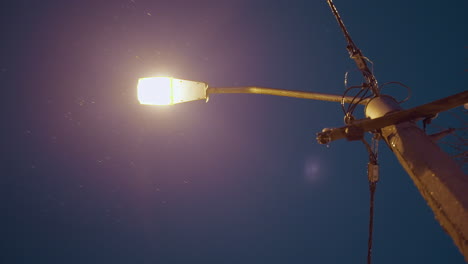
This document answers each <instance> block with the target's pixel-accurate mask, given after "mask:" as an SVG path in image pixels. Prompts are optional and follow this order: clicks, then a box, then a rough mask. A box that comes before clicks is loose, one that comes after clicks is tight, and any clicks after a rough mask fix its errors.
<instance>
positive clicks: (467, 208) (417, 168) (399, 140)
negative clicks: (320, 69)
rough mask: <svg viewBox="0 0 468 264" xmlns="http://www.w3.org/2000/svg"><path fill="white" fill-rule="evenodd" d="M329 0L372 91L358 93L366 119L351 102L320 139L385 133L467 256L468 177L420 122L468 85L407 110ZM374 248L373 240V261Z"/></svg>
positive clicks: (461, 100) (463, 96)
mask: <svg viewBox="0 0 468 264" xmlns="http://www.w3.org/2000/svg"><path fill="white" fill-rule="evenodd" d="M327 2H328V5H329V6H330V8H331V10H332V12H333V14H334V16H335V18H336V19H337V21H338V24H339V25H340V28H341V29H342V31H343V34H344V35H345V39H346V40H347V43H348V45H347V49H348V52H349V54H350V57H351V58H352V59H353V60H354V61H355V62H356V65H357V67H358V68H359V70H360V71H361V73H362V75H363V77H364V84H363V85H362V86H361V87H360V88H361V90H366V92H367V91H368V90H370V91H371V92H372V94H373V95H372V96H369V97H365V96H364V95H362V96H361V95H359V96H355V101H356V102H361V101H363V100H367V101H366V108H365V114H366V119H361V120H355V118H354V117H353V116H352V110H353V109H354V107H353V106H352V107H351V108H348V111H347V112H346V113H345V123H346V126H344V127H341V128H333V129H324V130H323V131H322V132H320V133H318V134H317V140H318V142H319V143H321V144H329V143H330V142H331V141H333V140H337V139H340V138H346V139H348V140H363V139H364V133H365V132H371V133H373V134H374V135H378V136H379V137H380V138H382V139H383V140H384V141H385V142H386V143H387V145H388V147H389V148H390V149H391V150H392V151H393V153H394V154H395V156H396V157H397V159H398V161H399V162H400V164H401V165H402V166H403V168H404V169H405V171H406V172H407V173H408V175H409V176H410V177H411V179H412V180H413V182H414V184H415V185H416V187H417V188H418V190H419V192H420V193H421V195H422V196H423V197H424V199H425V200H426V202H427V203H428V205H429V207H430V208H431V209H432V211H433V212H434V215H435V217H436V219H437V220H438V221H439V223H440V225H441V226H442V228H443V229H444V230H445V231H446V232H447V233H448V234H449V235H450V236H451V237H452V239H453V241H454V243H455V244H456V246H457V247H458V249H459V250H460V252H461V253H462V254H463V255H464V257H465V260H466V261H467V262H468V177H467V175H465V174H464V172H463V171H462V169H461V167H460V166H459V165H458V164H457V163H456V162H455V161H454V160H453V159H452V158H451V157H450V156H449V155H448V154H447V153H445V152H444V151H443V150H442V149H441V148H440V147H439V146H438V145H437V144H436V142H435V141H434V140H433V139H432V138H431V137H430V136H428V135H427V134H426V133H425V132H424V131H423V130H422V129H420V128H419V127H418V126H417V125H416V123H415V122H416V121H417V120H419V119H425V118H427V119H430V118H433V117H434V116H435V114H437V113H439V112H442V111H446V110H449V109H451V108H454V107H458V106H462V105H464V104H466V103H468V91H465V92H462V93H459V94H456V95H453V96H449V97H446V98H443V99H440V100H437V101H434V102H432V103H428V104H425V105H422V106H418V107H415V108H412V109H408V110H403V109H402V108H401V107H400V105H399V103H398V102H397V101H396V100H395V99H394V98H392V97H391V96H388V95H382V94H380V92H379V87H378V84H377V80H376V78H375V77H374V75H373V73H372V71H370V70H369V68H368V67H367V63H366V60H367V58H366V57H364V56H363V54H362V52H361V51H360V50H359V49H358V48H357V47H356V45H355V44H354V42H353V41H352V39H351V37H350V36H349V33H348V32H347V30H346V28H345V26H344V23H343V21H342V20H341V18H340V16H339V14H338V11H337V9H336V7H335V5H334V4H333V2H332V0H327ZM343 104H344V102H342V105H343ZM343 109H344V108H343ZM377 174H378V172H377ZM371 212H372V211H371ZM370 241H371V237H370ZM370 251H371V250H370V246H369V256H368V262H369V263H370Z"/></svg>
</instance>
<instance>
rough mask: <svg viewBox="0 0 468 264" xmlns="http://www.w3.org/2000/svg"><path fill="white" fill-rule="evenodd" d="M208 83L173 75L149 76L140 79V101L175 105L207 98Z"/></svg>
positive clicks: (150, 103)
mask: <svg viewBox="0 0 468 264" xmlns="http://www.w3.org/2000/svg"><path fill="white" fill-rule="evenodd" d="M207 88H208V85H207V84H206V83H202V82H194V81H187V80H181V79H175V78H171V77H149V78H140V79H139V80H138V101H140V104H147V105H173V104H177V103H183V102H189V101H194V100H202V99H206V89H207Z"/></svg>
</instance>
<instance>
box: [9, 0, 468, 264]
mask: <svg viewBox="0 0 468 264" xmlns="http://www.w3.org/2000/svg"><path fill="white" fill-rule="evenodd" d="M335 4H336V5H337V8H338V10H339V11H340V13H341V15H342V18H343V19H344V22H345V24H346V25H347V27H348V30H349V31H350V33H351V35H352V37H353V39H354V41H355V42H356V44H357V45H358V46H359V47H360V48H361V49H362V51H363V52H364V54H365V55H366V56H367V57H369V58H370V59H371V60H373V61H374V63H375V74H376V77H377V79H378V80H379V81H380V82H381V83H384V82H387V81H401V82H403V83H405V84H407V85H409V86H411V87H412V88H413V97H412V98H411V100H410V101H409V102H408V103H405V104H404V105H403V106H404V107H407V108H408V107H412V106H416V105H419V104H422V103H426V102H429V101H432V100H435V99H438V98H441V97H445V96H448V95H451V94H455V93H457V92H461V91H464V90H466V83H467V76H468V74H467V73H466V69H467V68H468V64H467V58H468V49H467V48H466V47H467V45H468V35H467V34H466V25H467V24H468V23H467V22H468V21H467V17H466V10H467V7H468V6H467V3H466V1H450V2H448V3H442V2H440V1H426V2H424V4H422V3H419V4H416V1H403V0H394V1H371V0H360V1H339V0H337V1H336V2H335ZM0 10H1V11H0V14H1V16H0V19H1V23H0V30H1V31H0V32H1V33H2V38H1V39H2V41H1V44H0V47H1V49H0V85H1V87H2V94H3V100H4V102H3V103H2V111H1V113H2V117H3V131H2V135H3V136H2V138H1V142H2V145H1V146H2V147H1V150H2V166H1V175H2V176H1V178H0V200H1V201H2V203H1V204H2V217H1V220H0V221H1V222H0V224H1V225H0V226H1V229H2V230H1V234H2V235H1V236H2V242H1V249H0V252H2V254H1V256H0V258H2V259H1V260H0V261H1V262H2V263H364V262H365V260H366V254H367V225H368V203H369V197H368V196H369V193H368V185H367V176H366V164H367V162H368V160H367V159H368V158H367V153H366V151H365V149H364V146H363V145H362V144H361V143H356V142H346V141H338V142H333V143H332V144H331V146H330V147H329V148H327V147H326V146H322V145H319V144H318V143H316V142H315V133H317V132H319V131H321V130H322V129H323V128H325V127H337V126H341V125H342V124H343V121H342V120H343V114H342V112H341V108H340V106H339V105H338V104H334V103H328V102H315V101H307V100H301V99H292V98H279V97H271V96H259V95H215V96H213V97H212V98H211V99H210V102H209V103H207V104H205V103H204V102H201V101H199V102H193V103H187V104H181V105H176V106H173V107H149V106H142V105H139V104H138V101H137V99H136V83H137V80H138V78H140V77H147V76H152V75H171V76H174V77H178V78H184V79H189V80H197V81H205V82H207V83H209V84H210V85H211V86H234V85H257V86H265V87H273V88H283V89H292V90H304V91H316V92H324V93H334V94H341V93H342V92H343V90H344V88H343V76H344V72H346V71H348V70H350V71H351V77H350V80H349V81H350V84H359V83H360V78H359V74H358V72H356V71H355V70H354V69H355V66H354V63H353V61H352V60H350V59H349V58H348V54H347V52H346V50H345V46H346V43H345V41H344V38H343V37H342V33H341V32H340V30H339V27H338V25H337V23H336V21H335V19H334V17H333V15H332V14H331V12H330V9H329V7H328V6H327V4H326V1H325V0H323V1H293V0H289V1H286V0H284V1H283V0H270V1H266V0H252V1H247V0H238V1H220V0H201V1H195V0H193V1H189V0H172V1H156V0H153V1H150V0H147V1H143V0H115V1H89V0H82V1H63V0H62V1H54V0H44V1H22V0H18V1H9V2H6V1H4V2H2V4H1V6H0ZM386 91H387V92H389V93H390V94H392V95H395V96H397V97H399V98H402V97H404V96H405V94H404V90H403V89H399V88H395V89H394V90H392V89H390V88H389V90H386ZM440 118H441V121H440V124H442V125H446V126H449V124H447V123H445V124H444V117H443V115H441V117H440ZM380 163H381V181H380V182H379V184H378V187H377V194H376V215H375V233H374V234H375V235H374V263H428V264H429V263H463V262H464V260H463V256H462V255H461V254H460V253H459V251H458V249H457V248H456V247H455V245H454V244H453V242H452V241H451V239H450V237H449V236H448V235H447V234H446V233H445V232H444V231H443V230H442V229H441V227H440V226H439V224H438V223H437V222H436V220H435V219H434V216H433V214H432V212H431V210H430V209H429V207H428V206H427V205H426V203H425V201H424V200H423V199H422V198H421V197H420V195H419V193H418V191H417V190H416V188H415V186H414V185H413V183H412V182H411V180H410V178H409V176H408V175H407V174H406V173H405V172H404V171H403V169H402V168H401V166H400V165H399V164H398V162H397V160H396V158H395V157H394V156H393V155H392V153H391V152H390V151H389V150H388V149H387V148H386V146H385V145H384V144H383V142H382V143H381V148H380Z"/></svg>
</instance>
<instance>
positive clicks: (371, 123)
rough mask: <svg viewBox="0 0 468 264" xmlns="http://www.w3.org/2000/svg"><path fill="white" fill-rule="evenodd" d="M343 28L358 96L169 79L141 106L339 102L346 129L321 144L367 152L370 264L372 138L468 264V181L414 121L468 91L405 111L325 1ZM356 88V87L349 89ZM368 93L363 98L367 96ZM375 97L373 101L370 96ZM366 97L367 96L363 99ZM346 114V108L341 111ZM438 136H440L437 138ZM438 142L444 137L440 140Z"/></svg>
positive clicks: (154, 85) (454, 103)
mask: <svg viewBox="0 0 468 264" xmlns="http://www.w3.org/2000/svg"><path fill="white" fill-rule="evenodd" d="M327 2H328V4H329V6H330V8H331V9H332V12H333V14H334V16H335V18H336V19H337V21H338V24H339V25H340V27H341V29H342V31H343V33H344V35H345V38H346V41H347V42H348V45H347V49H348V52H349V54H350V57H351V58H352V59H353V60H354V61H355V63H356V66H357V67H358V69H359V70H360V72H361V73H362V75H363V77H364V80H365V83H364V84H363V85H362V86H359V88H361V89H360V92H359V93H358V95H356V96H354V97H353V96H346V93H345V94H344V95H342V96H341V95H333V94H323V93H314V92H303V91H290V90H283V89H274V88H264V87H256V86H246V87H221V88H217V87H209V86H208V84H207V83H204V82H195V81H188V80H181V79H175V78H170V77H149V78H141V79H140V80H139V81H138V100H139V101H140V103H141V104H149V105H172V104H177V103H182V102H190V101H195V100H206V101H208V99H209V98H210V95H212V94H228V93H242V94H267V95H275V96H286V97H295V98H303V99H312V100H321V101H331V102H341V104H342V105H344V104H345V103H347V104H350V105H351V106H352V108H348V111H345V123H346V125H345V126H343V127H340V128H325V129H324V130H322V132H319V133H317V141H318V142H319V143H320V144H329V143H330V142H332V141H334V140H338V139H342V138H346V139H347V140H350V141H351V140H362V141H363V142H364V143H365V144H366V147H367V149H368V151H369V154H370V155H369V157H370V161H369V164H368V177H369V183H370V190H371V207H370V223H369V247H368V263H370V259H371V251H372V250H371V246H372V222H373V221H372V217H373V193H374V192H375V184H376V182H377V181H378V164H377V148H376V146H377V144H375V145H374V146H373V147H371V146H370V145H369V144H367V142H365V140H364V134H365V133H366V132H371V133H372V134H374V137H373V142H374V141H375V142H376V141H378V140H379V139H383V140H384V141H385V142H386V143H387V145H388V147H389V148H390V149H391V150H392V151H393V153H394V154H395V156H396V157H397V159H398V161H399V162H400V164H401V165H402V167H403V168H404V169H405V170H406V172H407V173H408V174H409V176H410V177H411V179H412V180H413V182H414V184H415V185H416V187H417V188H418V190H419V192H420V194H421V195H422V196H423V197H424V199H425V200H426V202H427V203H428V205H429V206H430V207H431V209H432V211H433V212H434V215H435V217H436V219H437V220H438V221H439V223H440V224H441V226H442V227H443V228H444V230H445V231H446V232H447V233H448V234H449V235H450V236H451V237H452V239H453V241H454V243H455V244H456V245H457V247H458V248H459V250H460V251H461V252H462V254H463V255H464V256H465V260H467V261H468V195H467V194H466V193H467V190H468V178H466V175H465V174H464V173H463V171H462V170H461V168H460V166H458V165H457V164H456V163H455V161H454V160H453V159H452V158H451V157H450V156H449V155H448V154H447V153H445V152H444V151H442V150H441V149H440V148H439V147H438V146H437V144H436V143H435V142H434V141H435V140H434V138H435V137H431V136H429V135H427V134H426V133H425V131H423V130H421V129H420V128H419V127H418V126H417V125H416V124H415V121H417V120H420V119H423V120H429V119H431V118H433V117H434V116H435V115H436V114H437V113H439V112H442V111H446V110H449V109H451V108H454V107H458V106H463V105H465V108H466V105H467V104H468V91H464V92H461V93H458V94H455V95H452V96H449V97H446V98H443V99H439V100H436V101H434V102H431V103H427V104H424V105H421V106H418V107H414V108H411V109H407V110H403V109H402V108H401V107H400V105H399V103H398V102H397V101H396V100H395V99H394V98H393V97H391V96H388V95H383V94H381V93H380V88H381V86H379V85H378V83H377V80H376V78H375V76H374V75H373V73H372V71H371V70H370V69H369V67H368V66H367V63H366V61H367V58H366V57H365V56H364V55H363V54H362V52H361V51H360V50H359V49H358V48H357V46H356V45H355V44H354V42H353V41H352V39H351V37H350V36H349V33H348V31H347V30H346V28H345V26H344V24H343V21H342V20H341V18H340V16H339V14H338V11H337V10H336V7H335V6H334V4H333V2H332V1H331V0H327ZM350 88H353V87H350ZM363 91H364V92H363ZM368 91H371V93H372V95H371V96H366V93H367V92H368ZM361 92H363V94H360V93H361ZM358 104H360V105H365V107H366V108H365V114H366V118H363V119H359V120H356V119H355V118H354V117H353V115H352V114H353V110H354V108H355V106H356V105H358ZM343 110H344V107H343ZM439 134H440V133H439ZM438 136H440V135H438Z"/></svg>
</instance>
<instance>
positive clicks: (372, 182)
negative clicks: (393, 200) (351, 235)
mask: <svg viewBox="0 0 468 264" xmlns="http://www.w3.org/2000/svg"><path fill="white" fill-rule="evenodd" d="M379 139H380V134H378V133H374V136H373V137H372V146H370V145H369V143H367V142H366V141H365V140H364V139H362V142H363V143H364V145H365V146H366V148H367V151H368V152H369V163H368V164H367V178H368V180H369V196H370V197H369V198H370V201H369V237H368V240H367V264H371V261H372V237H373V231H374V200H375V198H374V197H375V190H376V187H377V182H378V180H379V165H378V163H377V158H378V156H377V155H378V147H379Z"/></svg>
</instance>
